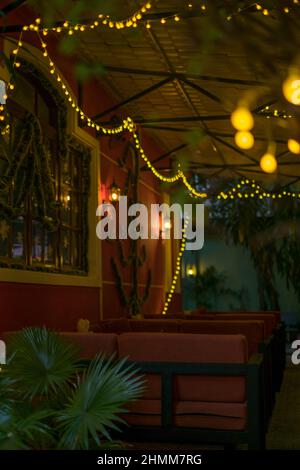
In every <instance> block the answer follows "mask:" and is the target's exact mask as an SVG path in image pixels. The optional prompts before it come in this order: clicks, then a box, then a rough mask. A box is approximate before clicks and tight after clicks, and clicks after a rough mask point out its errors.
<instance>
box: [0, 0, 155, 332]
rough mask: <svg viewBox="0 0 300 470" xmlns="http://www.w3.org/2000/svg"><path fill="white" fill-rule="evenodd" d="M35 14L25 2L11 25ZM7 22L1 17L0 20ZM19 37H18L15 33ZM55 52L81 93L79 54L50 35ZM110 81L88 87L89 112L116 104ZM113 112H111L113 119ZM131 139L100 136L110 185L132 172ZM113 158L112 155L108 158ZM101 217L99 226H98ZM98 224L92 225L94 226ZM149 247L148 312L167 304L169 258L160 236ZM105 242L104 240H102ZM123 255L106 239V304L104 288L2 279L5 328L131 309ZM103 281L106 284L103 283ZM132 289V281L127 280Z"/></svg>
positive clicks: (149, 145) (29, 36)
mask: <svg viewBox="0 0 300 470" xmlns="http://www.w3.org/2000/svg"><path fill="white" fill-rule="evenodd" d="M33 18H34V16H33V15H32V14H31V12H30V10H28V9H27V7H21V8H19V9H18V10H16V12H14V13H13V14H12V15H10V16H9V18H8V21H7V24H16V23H22V24H28V23H29V22H30V21H32V20H33ZM0 24H1V20H0ZM15 37H16V36H15ZM26 42H27V43H30V44H32V45H36V46H37V47H39V42H38V41H37V38H36V34H34V33H30V32H29V33H26V34H25V35H24V36H23V43H24V44H25V43H26ZM47 43H48V45H49V52H50V55H51V57H52V59H54V60H55V64H56V65H57V67H58V69H59V70H60V71H61V72H62V74H63V76H64V77H65V79H66V80H67V82H68V85H69V86H70V87H71V88H72V90H73V92H74V93H75V94H77V89H78V85H77V82H76V79H75V76H74V73H73V71H74V64H75V63H76V58H75V57H68V56H61V55H60V53H59V52H58V51H57V47H56V42H55V39H54V38H53V37H52V38H51V36H50V35H49V36H47ZM104 88H105V86H103V83H101V82H100V81H98V80H92V81H90V82H89V83H85V84H84V86H83V109H84V111H85V112H86V114H87V115H88V116H93V115H95V114H97V113H100V112H101V111H104V110H105V109H107V108H109V107H110V106H112V105H113V104H114V102H113V100H112V99H111V97H109V96H108V94H107V93H106V92H105V91H104ZM122 113H123V116H127V113H126V109H122V110H120V115H121V116H122ZM109 118H110V116H107V119H108V120H109ZM89 132H91V133H92V134H93V131H92V130H89ZM126 138H128V135H127V136H126V135H124V139H123V140H120V141H118V142H116V141H115V140H112V139H111V138H108V137H102V138H101V139H100V140H99V145H100V149H101V153H102V155H101V161H100V167H101V170H100V171H101V181H102V184H104V185H105V186H106V188H108V187H109V185H110V184H111V183H112V181H113V179H115V181H116V182H117V183H118V184H119V185H120V187H122V185H123V184H124V181H125V177H126V174H125V173H124V171H123V170H122V169H120V168H119V167H118V166H117V165H116V164H114V163H113V162H111V161H110V160H109V159H112V160H114V161H116V160H117V158H118V157H119V156H120V154H122V151H123V148H124V145H125V141H126ZM142 140H143V146H144V149H145V150H146V153H147V154H149V157H150V159H151V160H152V159H155V158H156V157H157V156H159V155H160V154H161V153H162V150H161V149H159V147H158V146H157V145H156V143H154V142H153V141H152V140H151V139H150V138H149V137H148V136H147V134H144V133H143V134H142ZM107 157H108V158H107ZM142 180H143V181H145V182H146V183H147V185H148V187H146V186H144V185H143V184H141V185H140V202H143V203H145V204H146V205H149V204H150V203H158V202H161V198H160V195H159V184H158V181H157V180H156V179H155V178H154V177H153V176H152V174H151V173H150V172H147V173H146V172H145V173H143V175H142ZM96 223H97V220H96V217H95V228H96ZM92 229H93V228H92V227H91V230H92ZM145 242H146V243H145V244H146V249H147V259H146V262H145V264H144V266H143V267H142V269H141V272H140V279H139V283H140V291H141V294H142V293H143V285H144V284H145V282H146V279H147V271H148V269H149V268H151V270H152V284H153V286H152V288H151V290H150V296H149V299H148V300H147V302H146V303H145V305H144V308H143V311H144V312H145V313H158V312H160V311H161V308H162V305H163V296H164V292H163V286H162V285H163V279H164V259H163V255H162V253H163V252H162V243H161V241H160V240H152V241H145ZM99 243H101V242H100V241H99ZM124 249H125V251H126V250H128V243H126V242H125V244H124ZM112 257H115V259H117V249H116V244H115V243H108V242H105V241H104V242H102V280H103V291H102V306H101V303H100V301H99V299H100V295H99V292H100V291H99V288H86V287H60V286H45V285H34V284H18V283H6V282H5V283H0V296H1V297H0V298H1V314H0V331H1V330H5V329H16V328H21V327H22V326H25V325H43V324H45V325H46V326H49V327H51V328H58V329H69V330H72V329H74V328H75V325H76V322H77V320H78V319H79V318H89V320H90V321H91V323H95V322H97V321H98V319H99V317H100V309H101V310H102V312H101V314H102V316H103V317H104V318H109V317H119V316H122V315H125V314H126V309H125V308H124V306H122V305H121V302H120V299H119V294H118V291H117V289H116V286H115V284H114V277H113V273H112V268H111V258H112ZM121 273H122V277H123V280H124V282H125V283H128V284H130V282H131V276H130V268H126V269H124V268H121ZM99 284H100V283H99ZM125 289H126V291H127V292H129V291H130V285H126V286H125Z"/></svg>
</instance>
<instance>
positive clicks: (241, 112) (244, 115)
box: [231, 106, 254, 131]
mask: <svg viewBox="0 0 300 470" xmlns="http://www.w3.org/2000/svg"><path fill="white" fill-rule="evenodd" d="M231 124H232V125H233V127H234V128H235V129H236V130H237V131H250V130H251V129H252V128H253V126H254V119H253V116H252V113H251V112H250V111H249V109H248V108H246V107H245V106H239V107H238V108H237V109H236V110H235V111H233V113H232V114H231Z"/></svg>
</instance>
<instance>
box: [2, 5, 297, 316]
mask: <svg viewBox="0 0 300 470" xmlns="http://www.w3.org/2000/svg"><path fill="white" fill-rule="evenodd" d="M299 3H300V1H299V0H293V4H294V5H299ZM253 6H254V7H255V8H256V11H257V12H260V13H261V14H262V15H264V16H268V15H269V14H270V11H269V10H268V9H267V8H265V7H264V6H263V5H262V4H260V3H254V4H252V5H249V6H247V7H245V8H244V9H239V10H238V11H237V12H234V13H233V14H232V15H230V16H228V17H227V20H228V21H230V20H231V19H232V16H233V15H235V14H239V13H243V12H245V11H246V10H247V9H249V8H250V7H253ZM187 7H188V8H190V9H191V8H194V5H193V4H192V3H189V4H187ZM151 8H152V5H151V3H150V2H147V3H145V4H144V5H143V6H142V7H141V8H140V9H139V10H137V11H136V12H134V13H133V15H131V16H129V17H128V18H127V19H123V20H114V19H112V18H111V17H110V16H109V15H104V14H99V15H98V16H97V18H96V19H95V20H93V21H92V22H90V23H86V24H82V23H77V24H72V23H71V22H69V21H67V20H66V21H64V22H63V23H62V24H61V25H60V26H56V27H51V28H45V27H43V26H42V23H41V19H40V18H37V19H36V20H35V21H34V23H31V24H29V25H25V26H24V27H23V30H22V32H21V34H20V36H19V39H18V41H17V45H16V48H15V49H14V50H13V51H12V54H13V56H14V60H13V68H19V67H20V66H21V62H20V61H19V59H18V56H19V53H20V49H21V48H22V47H23V43H22V35H23V33H24V32H26V31H33V32H36V33H37V35H38V37H39V40H40V43H41V49H42V52H43V56H44V57H45V58H47V62H48V66H49V73H50V75H52V76H54V77H55V79H56V81H57V83H58V85H59V86H60V88H61V90H62V92H63V94H64V95H65V97H66V100H67V101H68V102H69V104H70V106H71V107H72V108H73V110H74V111H75V112H76V113H77V114H78V115H79V118H80V120H82V121H83V122H85V123H86V125H87V126H88V127H91V128H94V129H95V130H96V131H97V132H101V133H103V134H107V135H110V134H120V133H122V132H124V131H128V132H130V133H131V134H132V136H133V141H134V144H135V148H136V150H137V152H138V155H139V156H140V158H142V159H143V160H144V162H145V163H146V165H147V167H148V168H149V169H150V170H151V172H152V173H153V175H154V176H156V177H157V178H158V179H159V180H160V181H162V182H165V183H170V184H172V183H175V182H178V181H180V180H181V181H182V183H183V184H184V185H185V187H186V188H187V189H188V191H189V192H190V194H191V195H193V196H194V197H196V198H200V199H204V198H207V197H208V195H207V193H206V192H199V191H197V190H196V189H195V188H194V187H192V185H191V184H190V183H189V182H188V179H187V177H186V176H185V174H184V172H183V170H182V169H181V167H180V165H178V169H177V172H176V173H175V174H174V175H173V176H164V175H162V174H161V173H160V172H159V171H158V170H157V169H156V168H155V167H154V166H153V165H152V164H151V162H150V160H149V158H148V157H147V156H146V154H145V151H144V149H143V147H142V145H141V142H140V139H139V136H138V134H137V132H136V125H135V123H134V122H133V120H132V119H131V118H130V117H127V118H125V119H123V120H122V122H121V123H120V124H119V125H117V126H115V127H105V126H102V125H100V124H98V123H97V122H95V121H93V120H92V119H91V118H90V117H89V116H87V115H86V113H85V112H84V111H83V110H82V109H81V108H80V107H79V105H78V103H77V100H76V99H75V98H74V97H73V94H72V92H71V91H70V90H69V88H68V86H67V85H66V84H65V82H64V80H63V77H62V75H61V74H60V73H59V71H58V69H57V67H56V65H55V63H54V61H53V60H52V58H51V56H50V55H49V53H48V48H47V44H46V42H45V39H44V38H45V36H47V35H48V33H49V32H53V33H57V34H60V33H65V34H68V35H70V36H71V35H73V34H75V33H77V32H78V33H82V32H84V31H86V30H93V29H95V28H99V27H107V28H111V29H123V28H136V27H137V26H138V25H139V23H140V22H141V20H142V19H143V15H144V14H145V13H146V12H149V11H150V10H151ZM200 9H201V11H202V12H203V14H205V13H206V10H207V6H206V4H205V3H202V4H201V5H200ZM282 12H283V13H286V14H289V13H290V12H291V9H290V8H289V7H288V6H284V7H282ZM170 20H174V21H175V22H179V21H180V20H181V17H180V15H179V14H174V15H171V16H169V17H163V18H161V19H160V23H161V24H163V25H165V24H167V22H169V21H170ZM145 26H146V28H147V29H149V28H151V22H150V21H147V22H146V23H145ZM41 35H42V36H43V38H42V37H41ZM288 81H289V83H288ZM296 82H297V86H294V85H295V83H296ZM14 88H15V85H14V83H13V82H12V79H11V80H10V81H9V82H8V84H7V89H6V90H7V91H6V94H5V95H4V100H5V101H6V100H7V99H8V95H9V94H10V93H11V92H12V91H13V90H14ZM283 92H284V94H285V96H286V99H287V100H288V101H289V102H291V103H292V104H296V105H299V104H300V80H299V77H297V76H295V74H294V75H292V76H291V77H288V78H287V80H286V82H285V83H284V85H283ZM269 111H270V110H269V107H265V108H264V109H263V110H261V112H260V113H261V115H263V114H264V113H267V116H266V117H268V118H270V117H271V116H272V117H273V116H274V117H281V118H283V119H288V118H289V119H290V118H292V115H290V114H287V113H286V112H284V111H279V110H277V109H275V110H272V111H271V112H269ZM4 120H5V106H4V105H3V104H2V105H0V123H1V122H3V121H4ZM231 122H232V124H233V127H234V128H235V129H236V130H237V132H236V135H235V141H236V144H237V145H238V146H239V147H241V148H244V149H249V148H251V147H252V146H253V144H254V137H253V136H252V134H251V132H250V130H251V129H252V127H253V124H254V119H253V116H252V114H251V112H250V111H249V109H247V107H243V106H240V107H238V108H237V109H236V110H235V111H234V112H233V113H232V118H231ZM9 132H10V127H9V124H6V125H5V126H4V127H3V128H2V129H1V135H2V136H5V135H7V134H9ZM288 148H289V150H290V151H291V152H292V153H295V154H300V143H299V142H297V141H296V140H294V139H289V140H288ZM260 164H261V167H262V169H263V170H264V171H265V172H267V173H273V172H274V171H275V170H276V168H277V162H276V159H275V155H274V152H272V151H271V150H270V149H269V150H268V152H267V153H266V154H265V155H264V156H263V157H262V159H261V162H260ZM255 197H258V198H259V199H263V198H272V199H281V198H285V197H291V198H299V199H300V193H296V192H291V191H285V190H283V191H281V192H276V193H275V192H273V193H272V192H267V191H265V190H264V189H263V188H262V187H261V186H260V185H259V184H258V183H257V182H255V180H251V181H250V180H242V181H240V182H239V183H237V184H236V186H235V187H233V188H231V189H229V190H228V191H226V192H223V191H222V192H220V193H219V194H218V195H217V199H219V200H220V199H222V200H227V199H229V200H230V199H237V198H238V199H248V198H255ZM186 225H187V221H186V222H185V226H184V228H183V236H182V243H181V247H180V250H179V253H178V256H177V260H176V267H175V272H174V277H173V280H172V284H171V287H170V291H169V293H168V296H167V299H166V302H165V305H164V307H163V311H162V314H163V315H165V314H166V313H167V311H168V308H169V305H170V302H171V300H172V297H173V294H174V292H175V288H176V283H177V280H178V276H179V274H180V270H181V259H182V256H183V253H184V250H185V245H186Z"/></svg>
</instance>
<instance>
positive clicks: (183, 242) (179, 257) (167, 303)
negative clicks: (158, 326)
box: [162, 219, 189, 315]
mask: <svg viewBox="0 0 300 470" xmlns="http://www.w3.org/2000/svg"><path fill="white" fill-rule="evenodd" d="M188 223H189V220H188V219H186V220H185V222H184V227H183V229H182V239H181V245H180V249H179V253H178V255H177V259H176V265H175V272H174V276H173V279H172V284H171V287H170V290H169V292H168V295H167V298H166V301H165V304H164V307H163V310H162V315H166V314H167V311H168V308H169V306H170V303H171V300H172V297H173V294H174V292H175V289H176V284H177V281H178V277H179V275H180V271H181V260H182V256H183V253H184V250H185V245H186V228H187V225H188Z"/></svg>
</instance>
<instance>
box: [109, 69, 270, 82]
mask: <svg viewBox="0 0 300 470" xmlns="http://www.w3.org/2000/svg"><path fill="white" fill-rule="evenodd" d="M103 68H104V70H106V71H107V72H112V73H125V74H127V75H146V76H156V77H168V76H170V75H172V76H173V78H178V79H180V80H181V79H182V80H184V79H198V80H202V81H208V82H217V83H218V82H219V83H227V84H230V85H245V86H263V85H264V83H263V82H259V81H257V80H243V79H238V78H227V77H215V76H210V75H202V74H197V73H183V72H176V71H174V72H172V73H171V72H168V71H163V70H143V69H135V68H130V67H117V66H113V65H103Z"/></svg>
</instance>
